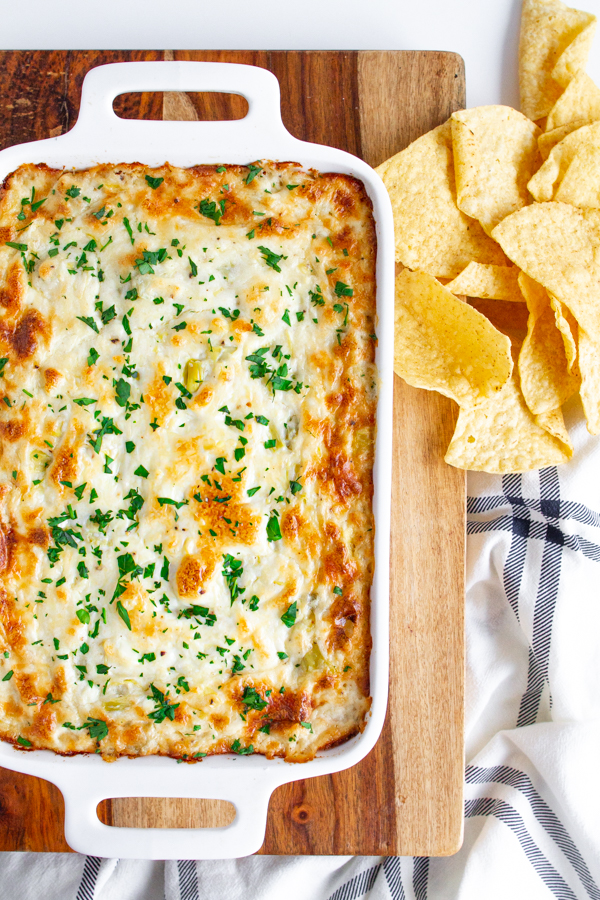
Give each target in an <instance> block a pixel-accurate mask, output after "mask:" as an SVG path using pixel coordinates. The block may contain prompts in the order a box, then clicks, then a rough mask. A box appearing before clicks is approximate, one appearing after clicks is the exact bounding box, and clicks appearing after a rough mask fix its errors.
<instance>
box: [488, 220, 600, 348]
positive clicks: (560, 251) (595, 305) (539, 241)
mask: <svg viewBox="0 0 600 900" xmlns="http://www.w3.org/2000/svg"><path fill="white" fill-rule="evenodd" d="M493 237H494V239H495V240H497V241H498V243H499V244H500V245H501V247H502V249H503V250H504V252H505V253H506V254H507V255H508V256H509V257H510V258H511V259H512V261H513V262H514V263H516V265H518V266H519V268H521V269H522V270H523V271H524V272H526V273H527V274H528V275H529V276H530V277H531V278H533V279H534V281H538V282H539V283H540V284H543V285H544V287H545V288H546V289H547V290H548V291H549V292H550V293H551V294H554V296H555V297H557V298H558V299H559V300H560V301H561V302H562V303H564V304H565V305H566V306H567V307H568V308H569V309H570V310H571V312H572V313H573V315H574V316H575V318H576V320H577V322H578V324H579V325H581V326H582V327H583V328H584V329H585V331H587V333H588V335H590V337H592V338H593V339H594V340H600V260H599V259H598V255H599V253H598V251H599V249H600V242H599V240H598V234H597V232H596V231H595V229H594V228H593V226H592V224H591V223H590V222H588V219H587V218H586V215H585V213H584V212H583V211H582V210H580V209H578V208H577V207H576V206H571V205H570V204H568V203H533V204H532V205H531V206H526V207H524V208H523V209H520V210H519V211H518V212H516V213H513V214H512V216H508V218H506V219H504V220H503V221H502V222H501V223H500V224H499V225H497V226H496V228H494V232H493Z"/></svg>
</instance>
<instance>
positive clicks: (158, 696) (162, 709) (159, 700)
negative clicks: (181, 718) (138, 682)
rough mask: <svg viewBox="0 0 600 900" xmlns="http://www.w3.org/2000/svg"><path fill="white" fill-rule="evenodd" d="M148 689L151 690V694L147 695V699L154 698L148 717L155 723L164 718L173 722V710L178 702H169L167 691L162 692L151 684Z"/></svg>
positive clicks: (162, 720)
mask: <svg viewBox="0 0 600 900" xmlns="http://www.w3.org/2000/svg"><path fill="white" fill-rule="evenodd" d="M150 690H151V691H152V694H151V695H149V696H148V700H154V703H155V704H156V706H155V709H154V710H153V711H152V712H150V713H148V718H149V719H153V720H154V721H155V722H156V723H157V724H159V723H160V722H164V721H165V719H169V720H170V721H171V722H174V721H175V710H176V709H177V707H178V706H179V703H171V701H170V700H169V694H168V692H167V693H166V694H164V693H163V692H162V691H159V689H158V688H157V687H155V686H154V685H153V684H151V685H150Z"/></svg>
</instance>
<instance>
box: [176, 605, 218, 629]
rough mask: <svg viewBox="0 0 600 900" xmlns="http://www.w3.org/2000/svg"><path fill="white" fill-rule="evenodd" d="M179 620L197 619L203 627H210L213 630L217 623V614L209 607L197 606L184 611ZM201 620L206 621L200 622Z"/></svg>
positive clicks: (188, 607)
mask: <svg viewBox="0 0 600 900" xmlns="http://www.w3.org/2000/svg"><path fill="white" fill-rule="evenodd" d="M177 618H178V619H182V618H183V619H197V620H198V621H199V622H200V624H201V625H208V626H209V627H211V628H212V626H213V625H214V624H215V622H216V621H217V617H216V615H215V613H212V612H211V611H210V610H209V608H208V606H197V605H196V604H194V605H193V606H187V607H186V608H185V609H182V610H181V612H180V613H179V615H178V616H177ZM201 619H204V621H203V622H202V621H200V620H201Z"/></svg>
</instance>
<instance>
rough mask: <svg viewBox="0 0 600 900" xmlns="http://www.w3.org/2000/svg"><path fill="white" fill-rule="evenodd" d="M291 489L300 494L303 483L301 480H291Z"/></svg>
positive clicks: (293, 492)
mask: <svg viewBox="0 0 600 900" xmlns="http://www.w3.org/2000/svg"><path fill="white" fill-rule="evenodd" d="M290 490H291V492H292V494H299V493H300V491H301V490H302V485H301V484H300V482H299V481H290Z"/></svg>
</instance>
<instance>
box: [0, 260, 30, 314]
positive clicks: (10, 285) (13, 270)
mask: <svg viewBox="0 0 600 900" xmlns="http://www.w3.org/2000/svg"><path fill="white" fill-rule="evenodd" d="M24 296H25V285H24V270H23V266H22V265H21V262H20V261H19V262H17V261H15V262H13V263H12V264H11V266H10V268H9V270H8V274H7V276H6V281H5V282H4V284H3V285H2V287H0V306H2V307H3V308H4V309H5V310H7V312H8V314H9V315H12V316H14V315H16V313H17V312H18V311H19V310H20V308H21V306H22V303H23V297H24Z"/></svg>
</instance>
